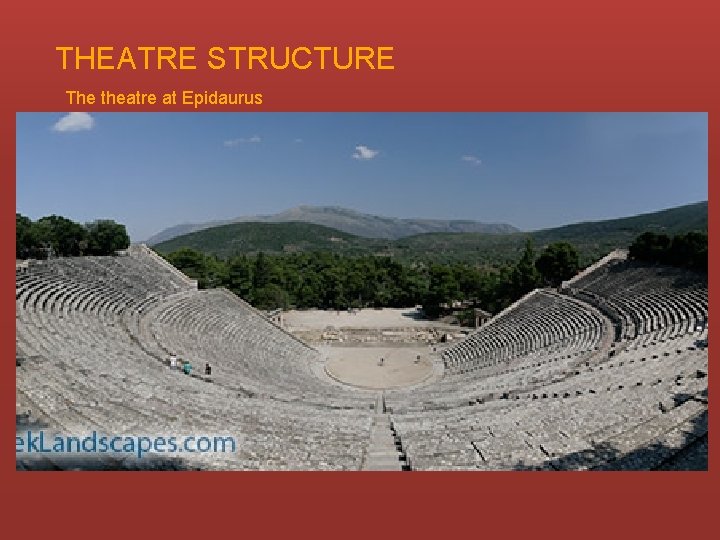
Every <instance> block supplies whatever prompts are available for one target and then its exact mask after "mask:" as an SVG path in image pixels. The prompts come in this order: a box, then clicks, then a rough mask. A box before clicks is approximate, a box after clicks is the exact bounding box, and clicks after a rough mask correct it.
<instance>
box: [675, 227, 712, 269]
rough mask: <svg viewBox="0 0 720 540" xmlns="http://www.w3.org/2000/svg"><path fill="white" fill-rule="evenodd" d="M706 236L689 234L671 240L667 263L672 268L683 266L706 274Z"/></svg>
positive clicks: (696, 233)
mask: <svg viewBox="0 0 720 540" xmlns="http://www.w3.org/2000/svg"><path fill="white" fill-rule="evenodd" d="M707 256H708V236H707V234H706V233H701V232H689V233H687V234H679V235H677V236H675V237H674V238H673V239H672V244H671V245H670V250H669V253H668V255H667V257H666V259H667V262H668V263H669V264H672V265H674V266H685V267H687V268H692V269H693V270H698V271H702V272H707V260H708V258H707Z"/></svg>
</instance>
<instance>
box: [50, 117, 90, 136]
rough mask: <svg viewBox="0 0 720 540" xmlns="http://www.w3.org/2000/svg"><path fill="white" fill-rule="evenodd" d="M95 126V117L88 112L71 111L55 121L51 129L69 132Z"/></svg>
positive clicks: (85, 129)
mask: <svg viewBox="0 0 720 540" xmlns="http://www.w3.org/2000/svg"><path fill="white" fill-rule="evenodd" d="M94 126H95V119H94V118H93V117H92V116H90V115H89V114H88V113H84V112H71V113H67V114H66V115H65V116H63V117H62V118H61V119H60V120H58V121H57V122H55V124H54V125H53V127H52V129H53V131H57V132H59V133H69V132H72V131H87V130H90V129H92V128H93V127H94Z"/></svg>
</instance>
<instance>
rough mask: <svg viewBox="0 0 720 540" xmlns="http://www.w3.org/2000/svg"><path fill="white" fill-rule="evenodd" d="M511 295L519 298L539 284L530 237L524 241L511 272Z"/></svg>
mask: <svg viewBox="0 0 720 540" xmlns="http://www.w3.org/2000/svg"><path fill="white" fill-rule="evenodd" d="M511 279H512V284H511V285H512V295H513V296H514V297H516V298H520V297H521V296H522V295H524V294H526V293H529V292H530V291H532V290H533V289H535V288H536V287H537V286H538V285H540V272H538V270H537V268H535V249H534V247H533V241H532V238H528V239H527V242H525V251H524V252H523V256H522V257H521V258H520V260H519V261H518V263H517V264H516V265H515V268H514V269H513V273H512V278H511Z"/></svg>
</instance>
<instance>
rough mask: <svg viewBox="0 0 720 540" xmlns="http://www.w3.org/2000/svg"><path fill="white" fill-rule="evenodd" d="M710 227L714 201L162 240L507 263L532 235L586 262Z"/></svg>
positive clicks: (280, 226) (173, 245)
mask: <svg viewBox="0 0 720 540" xmlns="http://www.w3.org/2000/svg"><path fill="white" fill-rule="evenodd" d="M706 230H707V202H702V203H696V204H691V205H686V206H681V207H677V208H672V209H669V210H663V211H660V212H654V213H651V214H643V215H639V216H632V217H628V218H621V219H613V220H607V221H599V222H587V223H578V224H573V225H566V226H563V227H557V228H553V229H545V230H541V231H535V232H532V233H511V234H482V233H429V234H420V235H416V236H410V237H405V238H401V239H399V240H381V239H374V238H363V237H360V236H354V235H351V234H348V233H344V232H340V231H337V230H335V229H330V228H327V227H324V226H321V225H312V224H309V223H234V224H231V225H224V226H221V227H213V228H211V229H205V230H202V231H197V232H194V233H191V234H187V235H184V236H179V237H176V238H173V239H172V240H169V241H167V242H163V243H161V244H158V245H156V246H154V248H155V249H156V250H157V251H158V252H160V253H171V252H173V251H177V250H178V249H180V248H183V247H188V248H192V249H195V250H197V251H201V252H203V253H205V254H207V255H216V256H218V257H220V258H223V259H225V258H230V257H233V256H236V255H256V254H257V253H259V252H265V253H268V254H282V253H294V252H312V251H325V250H327V251H331V252H333V253H339V254H343V255H352V256H360V255H374V256H386V257H392V258H393V259H395V260H398V261H401V262H404V263H418V264H425V263H428V262H436V263H442V264H452V263H467V264H470V265H488V266H493V267H497V266H503V265H508V264H514V262H515V261H517V260H518V259H519V258H520V257H521V256H522V254H523V253H524V248H525V244H526V242H527V240H528V238H531V239H532V240H533V244H534V246H535V248H536V249H538V250H542V249H544V248H546V247H547V246H549V245H550V244H554V243H557V242H567V243H569V244H572V245H573V246H574V247H575V249H576V250H577V252H578V259H579V260H578V264H579V265H581V266H587V265H588V264H590V263H592V262H594V261H595V260H597V259H599V258H600V257H602V256H603V255H605V254H606V253H608V252H610V251H612V250H613V249H616V248H627V247H628V246H629V245H630V243H631V242H632V241H633V240H634V239H635V238H636V237H637V236H638V235H639V234H641V233H643V232H646V231H652V232H656V233H664V234H679V233H685V232H689V231H706Z"/></svg>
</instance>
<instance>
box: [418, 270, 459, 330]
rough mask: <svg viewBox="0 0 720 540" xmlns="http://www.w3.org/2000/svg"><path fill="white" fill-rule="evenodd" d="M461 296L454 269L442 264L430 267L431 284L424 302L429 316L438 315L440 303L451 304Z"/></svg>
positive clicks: (424, 307)
mask: <svg viewBox="0 0 720 540" xmlns="http://www.w3.org/2000/svg"><path fill="white" fill-rule="evenodd" d="M459 296H460V288H459V287H458V283H457V281H456V280H455V276H454V275H453V273H452V270H451V269H450V268H449V267H448V266H446V265H441V264H434V265H432V266H431V267H430V284H429V285H428V293H427V296H426V297H425V301H424V302H423V309H424V310H425V313H426V314H427V315H428V316H429V317H436V316H437V314H438V313H439V312H440V304H451V303H452V301H453V300H457V299H458V298H459Z"/></svg>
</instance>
